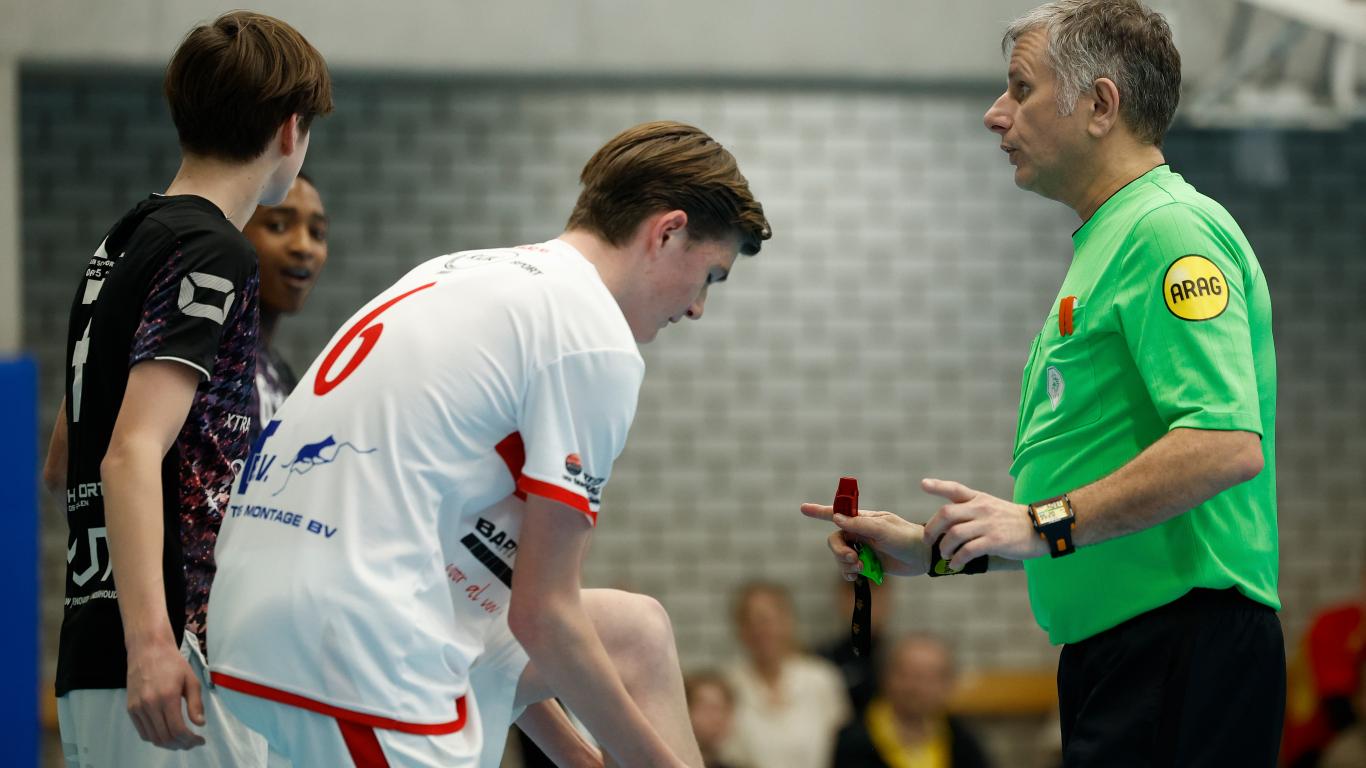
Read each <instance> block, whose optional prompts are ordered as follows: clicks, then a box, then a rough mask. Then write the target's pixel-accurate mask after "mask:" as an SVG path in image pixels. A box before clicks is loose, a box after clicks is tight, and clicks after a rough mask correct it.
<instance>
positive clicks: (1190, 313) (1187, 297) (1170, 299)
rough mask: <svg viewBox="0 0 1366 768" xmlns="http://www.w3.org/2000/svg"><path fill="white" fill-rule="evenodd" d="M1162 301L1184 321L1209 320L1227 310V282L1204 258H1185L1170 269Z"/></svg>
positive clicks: (1164, 283) (1163, 283)
mask: <svg viewBox="0 0 1366 768" xmlns="http://www.w3.org/2000/svg"><path fill="white" fill-rule="evenodd" d="M1162 298H1163V300H1164V301H1166V303H1167V309H1168V310H1170V311H1171V313H1172V314H1173V315H1176V316H1177V317H1179V318H1181V319H1182V320H1209V319H1211V318H1215V317H1218V316H1219V315H1221V314H1223V313H1224V310H1225V309H1227V308H1228V279H1227V278H1225V277H1224V273H1223V271H1222V270H1220V269H1219V267H1218V266H1217V265H1215V263H1214V262H1212V261H1210V260H1209V259H1207V258H1205V257H1204V256H1197V255H1195V254H1191V255H1189V256H1182V257H1181V258H1179V259H1177V260H1176V261H1174V262H1172V265H1171V266H1170V267H1167V274H1166V275H1165V276H1163V278H1162Z"/></svg>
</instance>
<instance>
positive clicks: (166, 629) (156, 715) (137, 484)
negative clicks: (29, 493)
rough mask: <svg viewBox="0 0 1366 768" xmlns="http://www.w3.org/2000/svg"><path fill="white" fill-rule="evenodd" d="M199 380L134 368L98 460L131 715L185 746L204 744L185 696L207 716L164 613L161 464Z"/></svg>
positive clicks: (153, 733)
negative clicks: (187, 717)
mask: <svg viewBox="0 0 1366 768" xmlns="http://www.w3.org/2000/svg"><path fill="white" fill-rule="evenodd" d="M198 385H199V374H198V373H197V372H196V371H195V370H194V369H192V368H190V367H189V366H187V365H183V364H181V363H177V362H172V361H162V360H149V361H144V362H141V363H138V364H137V365H134V366H133V367H132V368H131V369H130V370H129V372H128V387H127V389H126V390H125V392H124V396H123V403H122V405H120V407H119V414H118V418H117V420H116V421H115V423H114V432H113V435H112V436H111V437H110V441H109V449H108V451H107V452H106V453H105V456H104V460H103V461H102V462H101V463H100V479H101V481H102V484H103V489H104V490H103V492H104V510H105V512H104V514H105V525H106V527H107V529H108V539H109V558H110V561H111V563H112V565H113V569H114V584H115V586H116V587H117V588H118V603H119V613H120V615H121V616H122V617H123V632H124V644H125V646H126V648H127V651H128V706H129V712H130V714H131V715H132V716H133V720H134V723H135V724H136V725H137V726H138V731H139V733H140V734H141V735H142V737H143V738H144V739H146V740H148V741H152V742H153V743H156V744H158V745H159V746H165V747H172V748H182V749H183V748H189V747H191V746H194V745H196V744H200V743H203V740H202V739H201V738H199V737H198V736H196V735H195V734H193V733H192V732H191V731H189V729H188V728H187V727H186V726H185V724H184V720H183V718H182V717H181V716H180V699H181V697H182V694H183V695H184V696H185V697H186V698H187V699H189V702H190V714H191V718H192V719H195V720H196V722H202V717H203V715H202V707H201V706H200V702H199V693H198V684H197V681H195V680H194V675H193V673H192V672H190V669H189V665H188V664H187V663H186V662H185V660H184V658H183V657H182V656H181V655H180V650H179V648H177V646H176V642H175V636H174V633H173V632H172V630H171V622H170V618H169V617H168V616H167V614H166V588H165V584H164V583H163V579H162V536H163V532H164V527H163V526H164V524H163V520H162V488H161V462H162V459H164V458H165V456H166V453H167V451H169V450H170V449H171V445H172V444H174V442H175V439H176V435H178V434H179V433H180V430H181V428H182V427H183V426H184V424H185V418H186V416H187V415H188V414H189V412H190V406H191V404H192V403H193V402H194V394H195V389H196V388H197V387H198ZM184 675H188V676H189V681H188V682H186V681H185V679H184ZM197 710H198V711H197ZM196 714H198V718H196V717H195V716H196Z"/></svg>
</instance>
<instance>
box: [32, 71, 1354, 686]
mask: <svg viewBox="0 0 1366 768" xmlns="http://www.w3.org/2000/svg"><path fill="white" fill-rule="evenodd" d="M336 85H337V111H336V113H335V114H334V115H333V116H331V117H329V118H327V119H325V120H322V121H320V122H318V123H317V124H316V129H315V132H314V135H313V138H312V148H311V150H310V155H309V159H308V162H307V164H306V165H307V170H308V171H309V173H310V174H311V175H312V176H313V177H314V178H315V179H316V180H317V181H318V184H319V186H320V188H321V191H322V195H323V198H324V201H325V203H326V205H327V208H328V210H329V213H330V214H331V216H332V220H333V222H334V223H333V226H332V229H331V236H330V238H331V260H330V261H329V264H328V267H327V274H326V275H325V276H324V277H323V279H322V281H321V283H320V285H319V287H318V289H317V290H316V291H315V293H314V297H313V299H312V301H311V303H310V305H309V306H308V307H307V309H306V310H305V311H304V312H303V313H302V314H301V315H300V316H298V317H295V318H291V319H289V320H288V321H287V322H286V323H285V324H284V325H283V326H282V329H281V331H280V333H279V336H280V343H281V347H282V349H283V350H284V352H285V354H286V356H287V357H288V358H290V359H291V360H292V361H294V363H295V364H296V366H297V367H299V368H303V367H304V366H306V365H307V364H308V362H309V361H310V360H311V358H312V356H313V355H314V354H316V352H317V351H318V349H319V348H320V347H321V345H322V344H323V343H324V342H325V341H326V339H327V338H328V337H329V336H330V334H331V332H332V331H333V330H334V329H335V328H336V327H337V326H338V325H339V324H340V323H341V322H342V321H343V320H344V319H345V318H346V317H347V316H348V315H349V314H350V313H351V312H352V311H353V310H354V309H355V308H356V307H357V306H358V305H359V304H360V303H362V302H363V301H364V300H366V299H367V298H368V297H369V296H371V295H372V294H373V293H374V292H375V291H376V290H378V289H379V288H380V287H382V286H383V285H385V284H387V283H388V282H389V281H391V280H393V279H395V278H396V277H398V276H399V275H400V274H401V273H403V272H404V271H405V270H406V269H407V268H408V267H409V266H411V265H412V264H414V263H416V262H418V261H421V260H423V259H425V258H427V257H430V256H434V255H438V254H441V253H446V252H450V251H455V250H460V249H463V248H471V247H478V246H490V245H503V244H511V243H519V242H527V241H532V240H538V239H544V238H548V237H551V236H553V235H555V234H557V233H558V232H559V227H560V226H561V225H562V223H563V220H564V217H565V215H566V214H567V212H568V210H569V208H570V206H571V205H572V202H573V200H574V197H575V194H576V187H577V174H578V171H579V168H580V166H581V165H582V163H583V162H584V160H586V159H587V157H588V156H589V155H590V154H591V153H592V151H593V150H594V149H596V147H597V146H598V145H600V144H601V143H602V142H603V141H605V140H606V139H607V138H609V137H610V136H611V135H613V134H614V133H615V132H617V131H618V130H620V129H622V128H624V127H626V126H628V125H630V124H633V123H635V122H639V121H642V120H647V119H655V118H666V117H667V118H675V119H682V120H688V121H693V122H695V123H697V124H698V125H700V126H702V127H703V128H704V129H706V130H708V131H709V132H711V133H712V134H713V135H715V136H716V137H717V138H719V139H720V140H721V141H722V142H723V143H725V144H727V145H728V146H729V147H730V148H731V149H732V150H733V151H734V152H735V154H736V155H737V157H738V158H739V159H740V161H741V166H742V167H743V168H744V169H745V172H746V174H747V175H748V176H749V178H750V180H751V183H752V185H753V187H754V189H755V191H756V193H757V194H758V196H759V197H760V199H762V200H763V202H764V203H765V206H766V209H767V210H768V211H769V212H770V214H771V218H772V222H773V226H774V230H775V232H776V233H777V236H776V238H775V239H774V240H773V241H771V242H770V243H769V244H768V246H767V247H766V248H765V249H764V252H763V253H762V254H761V255H760V256H758V257H757V258H755V259H753V260H745V261H743V262H742V263H741V264H740V265H739V267H738V268H737V269H736V270H735V274H734V277H733V278H732V280H731V281H730V282H728V283H727V284H725V285H724V286H722V287H720V288H719V289H718V290H716V291H714V292H713V294H712V296H711V298H710V300H709V303H708V307H707V317H706V318H705V320H704V321H703V322H700V323H686V324H683V325H681V326H677V327H675V328H673V329H671V330H668V331H666V332H665V333H664V334H662V337H661V339H660V341H659V342H658V343H656V344H654V345H651V346H648V347H646V348H645V349H644V354H645V357H646V361H647V364H648V368H649V373H648V376H647V380H646V383H645V387H644V390H643V392H642V396H641V401H640V410H639V416H638V418H637V421H636V424H635V427H634V430H633V432H632V438H631V442H630V445H629V446H628V448H627V450H626V453H625V454H624V456H623V457H622V459H621V462H620V463H619V465H618V468H617V470H616V471H615V472H614V480H613V483H612V484H611V487H610V489H609V492H608V499H607V505H606V508H605V511H604V513H603V515H602V518H601V525H600V527H599V530H598V533H597V535H596V543H595V547H594V550H593V554H592V556H591V562H590V563H589V566H588V574H587V580H588V582H589V583H591V584H595V585H625V586H629V587H631V588H635V589H638V590H642V591H645V592H648V593H650V594H653V595H655V596H657V597H659V598H660V599H661V600H662V601H663V602H664V604H665V605H666V606H667V607H668V609H669V610H670V612H671V613H672V615H673V618H674V622H675V628H676V631H677V635H678V640H679V645H680V648H681V652H682V656H683V660H684V662H685V664H686V665H690V666H691V665H697V664H703V663H714V662H717V661H719V660H721V659H722V658H723V657H725V656H726V655H727V654H729V653H730V652H731V651H732V649H733V647H734V641H733V639H732V633H731V630H730V627H729V626H728V615H729V605H730V602H729V600H730V593H731V591H732V589H733V588H734V587H735V586H736V585H738V584H739V583H740V582H742V581H744V580H746V579H750V578H755V577H764V578H770V579H776V580H780V581H782V582H784V583H787V584H790V585H791V586H792V588H793V590H794V593H795V595H796V600H797V607H798V611H799V614H800V620H801V630H802V633H803V635H804V636H805V637H806V638H807V639H808V640H810V641H812V642H816V641H819V640H824V639H825V638H827V637H829V636H831V635H833V634H836V633H838V632H840V631H842V627H843V621H844V619H843V617H838V616H835V615H833V597H832V596H833V589H834V587H833V583H834V576H833V569H832V567H831V565H830V563H829V562H828V557H827V554H826V552H825V549H824V544H823V535H824V533H825V531H824V529H823V528H821V526H819V525H816V524H814V523H811V522H809V521H805V520H803V519H801V518H800V517H799V515H798V514H797V512H796V505H797V503H798V502H799V501H801V500H804V499H818V500H819V499H826V498H829V497H830V496H831V494H832V492H833V490H834V484H835V479H836V478H837V477H838V476H839V475H840V474H844V473H856V474H857V475H858V476H859V478H860V480H861V484H862V488H863V492H864V501H865V503H866V504H868V505H874V506H881V507H883V508H890V509H894V510H897V511H900V512H902V513H904V514H906V515H908V516H910V517H912V518H915V519H924V518H927V517H928V516H929V515H930V514H931V513H932V512H933V510H934V509H935V508H936V506H937V505H936V504H934V503H933V501H932V500H931V499H929V498H927V497H923V496H922V495H921V494H920V493H919V491H918V490H917V483H918V480H919V479H920V478H921V477H922V476H925V475H935V476H940V477H949V478H955V479H959V480H962V481H964V482H966V483H968V484H971V485H974V486H976V487H978V488H981V489H984V490H987V491H991V492H993V493H997V494H1001V495H1008V493H1009V491H1010V479H1009V477H1008V475H1007V474H1006V468H1007V466H1008V464H1009V461H1010V452H1011V439H1012V437H1013V435H1014V426H1015V414H1016V407H1015V406H1016V398H1017V396H1018V384H1019V375H1020V367H1021V365H1022V363H1023V361H1024V357H1025V354H1026V352H1027V350H1028V344H1029V342H1030V339H1031V338H1032V336H1033V335H1034V333H1035V332H1037V330H1038V327H1039V324H1040V322H1041V320H1042V318H1043V317H1044V315H1045V313H1046V311H1047V307H1048V303H1049V302H1050V301H1051V299H1052V297H1053V296H1054V294H1055V291H1056V288H1057V285H1058V283H1059V281H1060V279H1061V277H1062V274H1063V272H1064V270H1065V269H1066V266H1067V262H1068V259H1069V255H1070V240H1069V235H1070V233H1071V231H1072V229H1073V228H1074V227H1075V225H1076V223H1077V222H1076V221H1075V217H1074V216H1073V214H1071V212H1069V211H1067V210H1065V209H1063V208H1062V207H1061V206H1060V205H1057V204H1055V203H1051V202H1048V201H1045V200H1042V199H1040V198H1038V197H1036V196H1032V195H1029V194H1025V193H1022V192H1020V191H1018V190H1016V189H1015V188H1014V186H1013V185H1012V183H1011V181H1010V169H1009V167H1008V166H1007V165H1006V163H1005V161H1004V158H1003V157H1002V156H1001V155H1000V153H999V151H998V150H997V149H996V141H995V140H994V138H993V137H991V136H989V135H988V134H987V133H986V132H985V130H984V129H983V128H982V126H981V122H980V116H981V113H982V111H983V110H984V109H985V108H986V106H987V105H988V104H989V103H990V101H991V98H993V96H994V94H992V93H991V92H989V91H980V92H979V91H973V90H971V89H968V90H961V91H951V90H950V91H940V90H923V89H921V90H911V89H907V90H897V89H890V88H880V89H858V88H848V89H843V90H836V89H833V88H832V87H825V88H823V89H817V90H808V89H803V88H801V87H797V86H794V85H787V86H771V87H766V88H765V87H757V86H739V85H733V86H705V87H704V86H703V85H694V86H689V85H683V84H668V85H648V84H610V85H594V84H591V83H573V82H550V81H546V82H537V81H529V80H498V81H463V80H452V79H445V78H440V77H397V76H386V77H369V76H361V75H358V74H354V73H352V74H346V73H343V74H340V75H339V76H338V78H337V83H336ZM21 142H22V144H21V146H22V154H23V167H22V178H23V186H24V197H23V206H24V208H23V248H24V270H25V272H24V281H25V296H26V300H27V302H28V303H27V305H26V309H25V322H26V327H25V333H26V342H27V345H28V347H29V348H30V349H31V350H33V351H34V352H35V353H36V354H37V355H38V357H39V360H40V362H41V366H42V367H41V370H42V391H43V396H44V401H43V402H44V406H45V408H46V414H47V418H48V419H50V417H51V414H52V413H53V412H54V411H55V407H56V404H57V401H58V400H59V398H60V389H61V378H60V377H61V375H62V371H63V368H62V364H63V361H62V359H61V358H62V356H63V350H62V345H63V339H64V336H63V333H64V330H65V324H66V316H67V311H68V305H69V301H70V298H71V292H72V290H73V286H74V281H75V280H76V278H77V276H78V274H79V271H80V269H81V267H82V265H83V264H84V262H85V260H86V259H87V257H88V256H89V253H90V252H91V251H92V249H93V248H94V247H95V246H96V245H97V244H98V241H99V238H100V236H101V234H102V233H103V231H104V228H105V227H107V226H108V225H109V224H111V223H112V222H113V221H114V219H115V218H116V217H117V216H118V215H120V214H121V213H122V212H123V211H124V210H125V209H126V208H127V207H128V206H129V205H131V204H132V203H133V202H134V201H135V200H137V199H138V198H139V197H140V196H142V195H144V194H146V193H147V192H150V191H154V190H160V189H162V188H164V185H165V184H166V183H167V182H168V180H169V179H170V178H171V176H172V174H173V173H174V171H175V167H176V162H177V154H176V148H175V141H174V134H173V132H172V130H171V127H170V124H169V120H168V119H167V117H166V115H165V109H164V107H163V105H162V103H161V100H160V94H159V78H158V76H157V73H155V72H147V71H112V72H110V71H97V70H93V69H85V70H34V69H30V70H26V71H25V72H24V73H23V75H22V94H21ZM1249 147H1251V149H1252V150H1254V151H1249ZM1268 148H1269V149H1268ZM1168 156H1169V158H1170V159H1171V161H1172V163H1173V165H1174V167H1175V168H1176V169H1177V170H1178V171H1179V172H1182V173H1184V174H1185V175H1186V176H1187V177H1188V178H1189V179H1191V180H1192V181H1193V182H1194V183H1195V184H1196V185H1197V186H1199V187H1201V188H1202V189H1203V190H1204V191H1206V192H1207V193H1209V194H1211V195H1213V196H1214V197H1215V198H1216V199H1219V200H1221V201H1222V202H1223V203H1225V204H1226V205H1227V206H1228V208H1229V209H1230V210H1231V211H1232V212H1233V214H1234V215H1235V217H1237V218H1238V220H1239V221H1240V222H1241V223H1242V224H1243V225H1244V226H1245V228H1246V230H1247V234H1248V236H1249V238H1250V239H1251V241H1252V243H1253V245H1254V247H1255V248H1256V249H1257V251H1258V253H1259V256H1260V258H1261V260H1262V263H1263V265H1264V267H1265V270H1266V273H1267V275H1268V279H1269V281H1270V283H1271V288H1272V296H1273V300H1274V302H1275V306H1276V335H1277V340H1278V342H1279V344H1278V352H1279V355H1280V373H1281V384H1280V386H1281V389H1280V392H1281V407H1280V417H1279V427H1280V435H1281V437H1280V439H1281V443H1280V455H1279V472H1280V488H1281V494H1280V501H1281V518H1280V519H1281V530H1282V535H1281V544H1282V553H1283V555H1282V591H1281V594H1282V597H1283V599H1284V601H1285V606H1286V607H1285V612H1284V620H1285V622H1286V625H1287V629H1288V631H1289V632H1291V633H1296V632H1298V631H1299V630H1300V629H1301V628H1302V627H1303V625H1304V623H1305V620H1306V618H1307V617H1308V616H1309V615H1310V613H1311V611H1312V610H1313V608H1314V606H1316V605H1319V604H1320V603H1322V602H1324V601H1326V600H1330V599H1336V598H1339V597H1342V596H1344V595H1345V594H1347V593H1348V592H1349V591H1350V590H1352V589H1353V588H1354V586H1355V585H1356V584H1357V583H1359V582H1358V580H1357V579H1356V574H1357V573H1358V572H1359V569H1360V568H1361V566H1362V562H1363V557H1364V556H1366V551H1363V545H1366V515H1363V514H1362V512H1361V510H1360V508H1358V507H1357V506H1356V505H1357V504H1359V503H1361V501H1362V499H1363V498H1366V481H1363V473H1362V471H1361V466H1360V463H1361V458H1362V457H1363V456H1366V402H1364V400H1363V396H1362V392H1361V389H1360V384H1359V382H1360V380H1361V379H1362V377H1363V374H1366V354H1364V353H1363V344H1362V342H1361V339H1362V337H1363V333H1362V332H1363V331H1364V330H1366V310H1363V309H1362V307H1361V302H1360V299H1359V297H1360V296H1362V295H1363V294H1366V258H1363V257H1366V173H1362V170H1363V169H1366V136H1363V134H1362V132H1361V131H1349V132H1344V133H1322V134H1317V133H1290V134H1274V135H1270V136H1269V137H1268V136H1263V137H1261V139H1260V140H1259V141H1257V142H1253V143H1251V144H1249V143H1248V142H1247V141H1245V140H1242V139H1239V138H1238V137H1237V136H1236V135H1234V134H1229V133H1213V132H1199V133H1197V132H1189V131H1178V132H1177V133H1175V134H1174V135H1173V136H1172V137H1171V138H1170V139H1169V142H1168ZM1277 158H1280V159H1281V160H1283V161H1284V162H1283V167H1282V166H1280V165H1277V164H1276V163H1275V162H1273V161H1275V160H1276V159H1277ZM1278 182H1279V183H1278ZM43 437H44V438H45V437H46V436H45V435H44V436H43ZM44 531H45V536H44V547H45V562H46V563H47V567H46V570H45V580H44V584H45V587H46V588H47V590H48V592H47V594H46V596H45V598H44V605H45V606H46V611H47V612H46V623H45V629H46V630H47V631H48V635H47V637H46V638H45V641H44V647H45V648H46V649H47V651H48V653H49V657H50V656H51V654H52V653H53V652H54V648H55V627H56V625H57V620H58V617H59V613H60V599H59V595H60V584H61V568H62V554H61V553H62V551H63V545H64V535H65V533H64V532H65V525H64V523H63V521H62V519H61V517H60V515H59V514H58V513H57V512H56V511H55V509H48V510H46V511H45V523H44ZM893 595H894V597H893V598H892V599H894V600H895V603H896V608H897V615H896V620H895V622H894V624H895V625H896V626H899V627H902V628H910V627H920V628H923V627H931V628H934V629H937V630H939V631H942V632H945V633H950V634H952V635H953V636H954V637H955V639H956V642H957V645H958V648H959V654H960V656H961V660H962V662H963V664H964V665H965V666H966V667H968V668H974V667H996V666H1030V665H1050V664H1052V663H1053V660H1054V658H1055V651H1054V650H1053V649H1051V648H1050V647H1049V646H1048V644H1047V642H1046V641H1045V639H1044V637H1043V635H1042V633H1041V632H1040V631H1039V630H1038V629H1037V628H1036V627H1035V626H1034V624H1033V622H1032V619H1031V618H1030V614H1029V610H1028V605H1027V600H1026V597H1025V593H1024V585H1023V577H1022V576H1021V575H1004V576H997V577H989V578H981V579H952V580H945V581H938V582H935V583H933V584H928V583H926V582H923V581H916V582H913V583H909V584H902V585H900V586H899V588H898V589H896V590H895V592H894V593H893Z"/></svg>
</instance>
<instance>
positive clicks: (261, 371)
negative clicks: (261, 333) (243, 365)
mask: <svg viewBox="0 0 1366 768" xmlns="http://www.w3.org/2000/svg"><path fill="white" fill-rule="evenodd" d="M298 384H299V377H298V376H295V375H294V369H293V368H290V367H289V363H286V362H285V359H284V358H283V357H280V355H279V353H277V352H276V351H275V350H274V349H272V348H270V347H267V346H266V345H265V343H264V341H263V342H262V343H261V347H260V349H259V350H258V351H257V355H256V401H257V403H258V405H259V406H260V408H259V409H258V410H257V416H258V418H257V420H256V421H255V422H253V423H252V425H251V442H252V444H253V445H254V444H255V443H256V436H257V435H259V434H261V430H263V429H265V428H266V425H267V424H269V423H270V420H271V418H272V417H273V416H274V415H275V411H277V410H278V409H279V408H280V406H282V405H284V404H285V399H286V398H288V397H289V393H290V392H293V391H294V387H296V386H298Z"/></svg>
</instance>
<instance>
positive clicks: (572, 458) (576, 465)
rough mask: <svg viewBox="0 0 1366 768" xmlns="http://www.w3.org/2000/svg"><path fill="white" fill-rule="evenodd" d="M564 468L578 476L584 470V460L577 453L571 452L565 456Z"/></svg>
mask: <svg viewBox="0 0 1366 768" xmlns="http://www.w3.org/2000/svg"><path fill="white" fill-rule="evenodd" d="M564 469H565V471H566V472H568V473H569V474H571V475H573V476H575V477H578V476H579V473H580V472H582V471H583V460H582V459H580V458H579V455H578V454H577V453H571V454H569V455H568V456H566V457H564Z"/></svg>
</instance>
